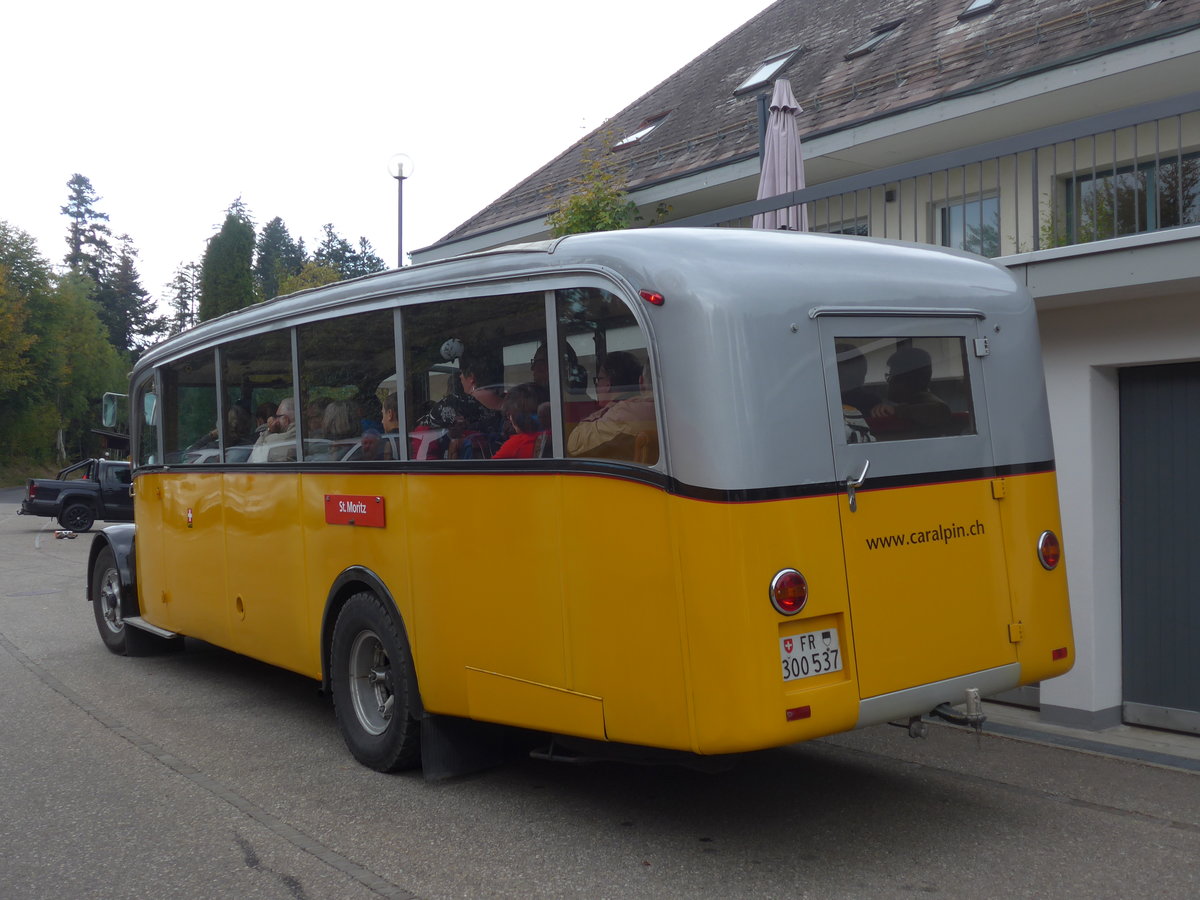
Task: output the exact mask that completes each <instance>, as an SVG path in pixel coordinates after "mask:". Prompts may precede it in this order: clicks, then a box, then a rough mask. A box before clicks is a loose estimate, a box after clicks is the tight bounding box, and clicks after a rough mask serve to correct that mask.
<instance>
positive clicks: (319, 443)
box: [297, 310, 400, 462]
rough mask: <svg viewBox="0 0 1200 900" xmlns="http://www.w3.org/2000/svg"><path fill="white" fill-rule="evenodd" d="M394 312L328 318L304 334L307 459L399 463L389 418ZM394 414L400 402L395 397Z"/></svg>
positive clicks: (301, 332)
mask: <svg viewBox="0 0 1200 900" xmlns="http://www.w3.org/2000/svg"><path fill="white" fill-rule="evenodd" d="M392 323H393V313H392V311H391V310H377V311H374V312H366V313H357V314H355V315H351V316H341V317H339V318H336V319H325V320H322V321H319V322H314V323H312V324H310V325H303V326H301V327H300V329H299V333H298V335H297V342H298V345H299V348H300V397H301V401H302V402H301V406H302V408H303V415H302V418H301V421H300V431H301V438H302V440H303V442H304V443H303V447H304V459H305V460H309V461H326V462H333V461H342V462H375V461H378V460H384V459H399V458H400V455H399V454H398V453H394V452H393V451H392V449H391V448H392V446H393V445H392V444H391V443H389V436H390V435H392V434H394V433H395V432H396V431H397V429H398V428H399V423H398V420H397V418H396V417H395V416H391V417H388V416H385V415H384V410H385V407H386V406H387V403H388V395H389V394H394V392H395V382H396V378H395V372H396V347H395V341H394V339H393V334H394V330H393V328H392ZM392 404H393V405H392V407H391V408H392V409H393V410H395V409H396V406H395V405H394V404H395V398H394V397H393V398H392Z"/></svg>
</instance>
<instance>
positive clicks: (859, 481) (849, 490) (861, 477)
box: [846, 459, 871, 512]
mask: <svg viewBox="0 0 1200 900" xmlns="http://www.w3.org/2000/svg"><path fill="white" fill-rule="evenodd" d="M869 468H871V461H870V460H869V459H864V460H863V467H862V471H861V472H859V473H858V477H857V478H855V477H854V476H853V475H847V476H846V498H847V499H848V500H849V501H850V512H858V497H857V496H855V494H854V491H855V490H856V489H857V488H860V487H862V486H863V482H864V481H866V480H867V469H869Z"/></svg>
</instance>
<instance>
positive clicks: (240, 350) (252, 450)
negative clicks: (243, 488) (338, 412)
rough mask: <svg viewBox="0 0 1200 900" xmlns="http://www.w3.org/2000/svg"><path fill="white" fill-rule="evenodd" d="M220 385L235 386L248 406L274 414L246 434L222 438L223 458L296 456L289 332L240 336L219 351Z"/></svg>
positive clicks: (262, 459) (259, 459)
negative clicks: (261, 408)
mask: <svg viewBox="0 0 1200 900" xmlns="http://www.w3.org/2000/svg"><path fill="white" fill-rule="evenodd" d="M221 383H222V384H223V385H226V386H227V390H232V389H233V387H234V386H239V387H238V391H237V393H238V395H239V396H238V400H237V402H238V403H239V404H242V405H244V406H245V407H246V409H248V410H249V409H254V410H257V409H258V407H259V406H260V405H262V404H266V405H267V407H268V408H271V407H273V408H274V411H275V413H276V415H274V416H271V417H269V418H268V420H267V423H266V424H265V425H264V426H263V427H262V428H261V430H260V429H255V431H254V432H253V433H252V434H250V435H247V436H242V435H237V436H231V437H228V438H226V441H225V457H226V459H225V461H226V462H249V463H265V462H291V461H294V460H295V459H296V418H297V416H296V410H295V404H294V401H293V393H292V341H291V333H290V332H289V331H286V330H285V331H276V332H271V333H268V334H258V335H254V336H253V337H248V338H243V339H242V340H240V341H233V342H232V343H230V344H228V345H226V346H225V347H224V348H223V349H222V352H221Z"/></svg>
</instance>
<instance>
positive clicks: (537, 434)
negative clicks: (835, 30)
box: [492, 383, 545, 459]
mask: <svg viewBox="0 0 1200 900" xmlns="http://www.w3.org/2000/svg"><path fill="white" fill-rule="evenodd" d="M538 403H539V392H538V388H537V385H536V384H532V383H526V384H518V385H517V386H516V387H514V388H513V389H512V390H510V391H509V392H508V394H507V395H505V397H504V405H503V406H502V407H501V412H503V414H504V418H505V421H506V422H507V423H508V426H509V428H511V429H512V437H510V438H509V439H508V440H506V441H505V442H504V443H503V444H501V445H500V449H499V450H497V451H496V452H495V453H493V454H492V459H532V458H533V457H534V456H535V455H537V447H538V440H539V438H541V437H543V435H544V433H545V429H544V428H543V427H542V424H541V422H539V421H538V415H537V413H538Z"/></svg>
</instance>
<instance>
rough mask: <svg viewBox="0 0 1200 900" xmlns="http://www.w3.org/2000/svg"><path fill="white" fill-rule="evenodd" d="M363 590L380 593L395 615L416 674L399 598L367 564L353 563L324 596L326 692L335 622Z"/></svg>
mask: <svg viewBox="0 0 1200 900" xmlns="http://www.w3.org/2000/svg"><path fill="white" fill-rule="evenodd" d="M364 590H365V591H371V592H372V593H373V594H375V595H376V596H377V597H379V599H380V600H382V601H383V603H384V604H385V605H386V606H387V608H388V609H389V610H390V611H391V612H392V614H393V615H394V616H395V617H396V625H397V626H398V627H399V629H400V636H401V637H402V638H403V639H404V643H405V644H406V645H407V647H408V655H409V658H410V659H412V660H413V666H412V669H413V677H414V679H415V678H416V658H415V657H414V656H413V652H412V641H411V640H410V639H409V636H408V623H407V622H405V621H404V614H403V613H401V612H400V607H399V606H398V605H397V603H396V598H395V597H393V596H392V592H391V591H390V590H388V587H387V585H386V584H384V582H383V579H382V578H380V577H379V576H378V575H376V574H375V573H374V572H372V571H371V570H370V569H368V568H367V567H366V566H350V567H348V568H346V569H343V570H342V572H341V573H340V574H339V575H338V577H337V578H335V579H334V580H333V584H332V585H330V588H329V593H328V595H327V596H326V598H325V612H324V614H323V615H322V617H321V689H322V690H323V691H325V692H326V693H328V691H329V689H330V685H329V654H330V650H331V648H332V645H333V626H334V624H335V623H336V622H337V618H338V613H340V612H341V610H342V607H343V606H345V605H346V601H347V600H349V599H350V598H351V597H353V596H354V595H355V594H357V593H359V592H360V591H364ZM413 687H414V688H416V689H415V690H414V691H413V692H412V696H413V697H415V698H416V706H417V709H416V710H414V713H415V715H416V716H417V717H418V718H423V717H424V715H425V709H424V705H423V704H422V703H421V691H420V689H419V682H418V684H416V685H414V686H413Z"/></svg>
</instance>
